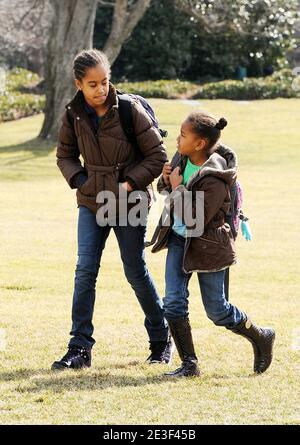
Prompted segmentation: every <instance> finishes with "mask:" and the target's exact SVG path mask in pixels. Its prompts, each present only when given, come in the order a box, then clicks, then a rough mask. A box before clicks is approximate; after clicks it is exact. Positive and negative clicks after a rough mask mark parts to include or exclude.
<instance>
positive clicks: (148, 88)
mask: <svg viewBox="0 0 300 445" xmlns="http://www.w3.org/2000/svg"><path fill="white" fill-rule="evenodd" d="M117 88H118V89H119V90H120V91H122V92H125V93H133V94H139V95H140V96H145V97H148V98H151V97H156V98H161V99H178V98H181V97H187V96H191V95H193V94H194V93H195V92H196V91H197V90H198V88H199V85H196V84H194V83H192V82H186V81H181V80H155V81H151V80H148V81H145V82H124V83H118V84H117Z"/></svg>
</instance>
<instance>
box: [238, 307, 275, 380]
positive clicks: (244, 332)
mask: <svg viewBox="0 0 300 445" xmlns="http://www.w3.org/2000/svg"><path fill="white" fill-rule="evenodd" d="M230 330H231V331H232V332H234V333H235V334H238V335H241V336H242V337H245V338H246V339H247V340H248V341H250V343H251V344H252V347H253V352H254V366H253V369H254V372H256V373H257V374H262V373H263V372H265V371H266V370H267V369H268V367H269V366H270V365H271V362H272V357H273V343H274V340H275V331H274V329H271V328H260V327H258V326H256V325H255V324H254V323H252V321H251V320H250V319H249V318H248V317H247V315H246V314H244V319H243V321H241V323H240V324H239V325H238V326H235V327H234V328H233V329H230Z"/></svg>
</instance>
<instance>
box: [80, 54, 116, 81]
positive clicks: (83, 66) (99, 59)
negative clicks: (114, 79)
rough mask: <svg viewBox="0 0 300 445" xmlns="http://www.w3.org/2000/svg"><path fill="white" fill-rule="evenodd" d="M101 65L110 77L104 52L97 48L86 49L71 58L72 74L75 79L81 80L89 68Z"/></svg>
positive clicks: (108, 64) (108, 65)
mask: <svg viewBox="0 0 300 445" xmlns="http://www.w3.org/2000/svg"><path fill="white" fill-rule="evenodd" d="M99 64H100V65H102V66H103V67H104V68H105V69H106V70H107V72H108V77H110V73H111V69H110V63H109V61H108V58H107V56H106V54H104V53H103V52H101V51H99V50H98V49H88V50H87V49H86V50H83V51H81V52H80V53H78V54H77V56H76V57H75V59H74V60H73V74H74V77H75V79H77V80H82V79H83V78H84V76H85V75H86V72H87V70H88V69H89V68H93V67H95V66H97V65H99Z"/></svg>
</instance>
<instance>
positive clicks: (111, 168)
mask: <svg viewBox="0 0 300 445" xmlns="http://www.w3.org/2000/svg"><path fill="white" fill-rule="evenodd" d="M130 163H131V162H128V161H125V162H118V163H117V164H116V165H93V164H84V166H85V167H86V168H87V169H88V170H91V171H95V172H99V173H102V174H103V175H105V174H106V173H113V172H115V171H120V170H122V169H123V168H125V167H127V166H128V165H129V164H130Z"/></svg>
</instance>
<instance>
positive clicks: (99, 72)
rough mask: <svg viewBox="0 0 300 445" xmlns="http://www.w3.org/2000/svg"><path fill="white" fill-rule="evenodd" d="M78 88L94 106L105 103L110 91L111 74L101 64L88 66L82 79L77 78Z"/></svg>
mask: <svg viewBox="0 0 300 445" xmlns="http://www.w3.org/2000/svg"><path fill="white" fill-rule="evenodd" d="M75 84H76V86H77V88H78V89H80V90H82V92H83V94H84V97H85V100H86V101H87V103H88V104H89V105H90V106H91V107H94V108H97V107H101V105H104V104H105V102H106V99H107V96H108V92H109V75H108V72H107V70H106V69H105V68H104V67H103V66H102V65H100V64H98V65H96V66H94V67H91V68H88V69H87V70H86V73H85V76H84V77H83V78H82V79H81V80H77V79H76V80H75Z"/></svg>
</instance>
